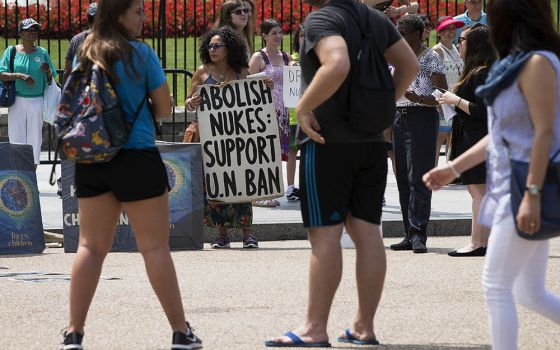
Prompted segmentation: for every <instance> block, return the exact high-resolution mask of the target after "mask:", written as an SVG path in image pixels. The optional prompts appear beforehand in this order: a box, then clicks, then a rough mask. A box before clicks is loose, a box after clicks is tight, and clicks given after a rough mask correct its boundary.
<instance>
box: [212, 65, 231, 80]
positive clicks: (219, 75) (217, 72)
mask: <svg viewBox="0 0 560 350" xmlns="http://www.w3.org/2000/svg"><path fill="white" fill-rule="evenodd" d="M213 68H214V69H215V70H216V74H217V78H218V79H219V81H224V80H225V78H226V77H227V76H228V75H226V74H227V73H228V69H227V68H226V71H225V72H223V73H222V72H220V71H218V68H217V67H216V66H213Z"/></svg>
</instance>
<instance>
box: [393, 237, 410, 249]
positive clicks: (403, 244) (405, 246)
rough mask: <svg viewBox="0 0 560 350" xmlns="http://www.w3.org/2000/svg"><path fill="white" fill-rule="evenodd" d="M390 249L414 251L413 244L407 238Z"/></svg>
mask: <svg viewBox="0 0 560 350" xmlns="http://www.w3.org/2000/svg"><path fill="white" fill-rule="evenodd" d="M389 248H391V249H392V250H412V243H410V241H409V240H408V239H406V238H405V239H403V240H402V242H400V243H395V244H391V245H390V246H389Z"/></svg>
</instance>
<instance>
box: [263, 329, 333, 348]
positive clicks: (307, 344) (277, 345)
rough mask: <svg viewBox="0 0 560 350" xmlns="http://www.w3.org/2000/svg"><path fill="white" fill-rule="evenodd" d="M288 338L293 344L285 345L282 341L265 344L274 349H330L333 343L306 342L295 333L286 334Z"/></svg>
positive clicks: (266, 342) (271, 341)
mask: <svg viewBox="0 0 560 350" xmlns="http://www.w3.org/2000/svg"><path fill="white" fill-rule="evenodd" d="M284 335H285V336H286V337H288V338H290V339H291V340H292V342H291V343H283V342H280V341H274V340H267V341H265V342H264V345H265V346H268V347H272V348H330V347H331V343H329V342H328V341H318V342H304V341H303V340H301V338H300V337H298V336H297V335H296V334H294V333H293V332H288V333H286V334H284Z"/></svg>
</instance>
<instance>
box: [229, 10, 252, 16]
mask: <svg viewBox="0 0 560 350" xmlns="http://www.w3.org/2000/svg"><path fill="white" fill-rule="evenodd" d="M231 13H234V14H236V15H238V16H241V14H242V13H244V14H248V13H249V9H237V10H235V11H232V12H231Z"/></svg>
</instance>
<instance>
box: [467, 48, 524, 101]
mask: <svg viewBox="0 0 560 350" xmlns="http://www.w3.org/2000/svg"><path fill="white" fill-rule="evenodd" d="M534 53H535V51H519V52H514V53H512V54H509V55H507V56H506V57H504V58H502V59H501V60H498V61H496V62H495V63H494V64H493V65H492V68H490V72H489V73H488V77H487V78H486V82H485V83H484V85H481V86H479V87H478V88H477V89H476V95H477V96H478V97H480V98H482V99H483V100H484V103H485V104H486V105H487V106H490V105H491V104H492V103H493V102H494V99H495V98H496V96H498V94H499V93H500V92H501V91H502V90H503V89H505V88H507V87H508V86H510V85H511V84H512V83H513V82H514V81H515V79H517V76H518V75H519V72H520V71H521V68H523V65H524V64H525V62H527V60H528V59H529V58H530V57H531V56H532V55H533V54H534Z"/></svg>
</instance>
